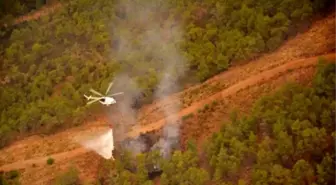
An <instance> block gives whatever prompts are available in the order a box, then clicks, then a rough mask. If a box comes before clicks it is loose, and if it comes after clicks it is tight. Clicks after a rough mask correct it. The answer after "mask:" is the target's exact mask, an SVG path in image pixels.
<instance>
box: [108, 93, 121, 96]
mask: <svg viewBox="0 0 336 185" xmlns="http://www.w3.org/2000/svg"><path fill="white" fill-rule="evenodd" d="M122 94H124V92H118V93H114V94H111V95H108V96H117V95H122Z"/></svg>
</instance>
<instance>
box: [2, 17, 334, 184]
mask: <svg viewBox="0 0 336 185" xmlns="http://www.w3.org/2000/svg"><path fill="white" fill-rule="evenodd" d="M334 18H335V14H332V15H330V16H329V17H328V18H326V19H324V20H321V21H318V22H316V23H315V24H313V26H312V28H311V29H310V30H309V31H308V32H306V33H303V34H301V35H299V36H297V37H295V38H293V39H292V40H289V41H288V42H286V43H285V44H284V45H283V46H282V47H281V48H280V49H279V50H277V51H276V52H275V53H271V54H267V55H265V56H263V57H261V58H260V59H257V60H255V61H251V62H249V63H247V64H244V65H241V66H237V67H234V68H232V69H231V70H229V71H227V72H224V73H222V74H220V75H218V76H216V77H214V78H212V79H210V80H208V81H207V82H205V83H204V84H202V85H200V86H198V87H192V88H190V89H187V90H186V91H184V92H182V93H178V94H175V95H174V96H172V97H173V98H174V97H175V98H176V97H178V96H181V95H182V96H183V97H184V98H183V99H184V101H183V102H185V104H184V105H183V107H184V108H185V109H183V110H182V111H181V112H180V113H179V114H180V116H183V115H186V114H189V113H191V112H192V111H197V109H198V108H200V107H202V106H203V104H202V103H208V102H211V100H214V99H215V98H223V97H227V96H228V95H233V94H235V93H237V92H238V90H241V89H245V88H247V87H249V86H251V85H258V83H265V82H267V81H268V80H270V79H272V78H274V77H276V76H279V75H284V73H286V72H288V70H296V69H299V68H302V67H304V68H306V67H311V66H314V64H316V62H317V61H316V59H317V58H316V57H312V58H309V56H312V55H313V56H317V55H319V54H323V53H328V52H330V51H334V49H335V40H334V39H330V38H334V37H335V32H334V28H335V22H334ZM315 40H317V41H318V42H315ZM314 47H315V48H316V49H314V50H313V48H314ZM309 48H310V49H309ZM286 56H288V57H286ZM326 56H327V57H328V58H330V59H335V55H334V54H328V55H326ZM307 57H308V58H307ZM298 59H300V60H298ZM266 64H267V65H266ZM254 66H256V67H254ZM261 66H263V67H261ZM277 66H279V67H277ZM224 79H225V80H224ZM267 83H268V82H267ZM214 87H216V88H214ZM195 90H197V91H198V92H195ZM216 93H217V94H216ZM210 95H213V96H212V97H210ZM186 96H189V97H188V99H189V102H187V101H188V100H187V99H186ZM206 96H207V97H210V98H209V99H208V100H204V101H202V102H197V101H198V100H200V99H205V98H204V97H206ZM172 97H169V99H167V100H166V101H162V102H156V103H154V104H153V105H150V106H147V108H144V109H142V110H141V112H140V116H139V122H140V123H141V124H142V125H143V126H142V127H140V128H136V129H137V130H134V131H133V132H131V133H130V135H131V136H134V135H136V134H137V133H139V132H141V131H148V130H151V129H158V128H160V126H162V124H163V123H164V121H163V120H160V119H162V118H163V115H162V114H160V108H159V107H162V106H167V105H166V104H165V103H167V101H172V99H171V98H172ZM172 102H174V101H172ZM192 104H196V105H192ZM188 105H192V106H191V107H189V106H188ZM141 115H142V116H141ZM144 115H146V116H144ZM104 121H108V120H107V118H102V119H100V120H99V121H97V122H94V123H89V124H85V125H83V126H80V127H77V128H73V129H69V130H67V131H64V132H60V133H57V134H54V135H51V136H46V137H41V136H33V137H30V138H27V139H25V140H22V141H18V142H16V143H14V144H13V145H11V146H9V147H6V148H4V149H2V150H1V152H0V162H1V164H2V166H1V167H0V169H1V170H10V169H24V170H23V177H22V181H23V182H24V183H23V184H25V183H27V184H28V183H33V182H35V183H36V184H39V183H38V182H36V179H39V178H42V177H44V178H45V179H44V180H43V178H42V179H40V180H41V181H47V180H48V179H51V178H53V177H52V176H49V177H47V178H46V177H45V176H46V174H48V173H53V174H54V173H55V172H57V171H59V170H61V169H64V166H68V165H69V163H68V161H69V160H72V159H73V157H76V163H77V165H79V166H81V165H82V167H83V165H84V166H87V165H88V164H91V163H92V165H93V164H97V163H95V162H94V161H97V160H99V157H98V156H97V155H95V154H93V153H92V152H89V153H87V152H88V151H87V150H84V149H82V148H80V146H78V145H77V144H75V143H73V142H72V141H73V138H74V137H75V136H77V135H80V134H86V133H97V132H100V131H101V130H104V129H106V127H104V126H101V125H102V122H104ZM154 123H155V124H154ZM147 124H149V125H147ZM186 134H188V133H186ZM51 155H52V156H53V157H54V158H55V159H56V164H55V166H54V167H51V168H48V167H47V168H46V167H45V165H44V164H45V163H46V157H48V156H51ZM88 159H90V160H88ZM11 163H12V164H11ZM33 164H35V165H36V166H34V167H33ZM58 165H59V166H58ZM94 168H95V167H94V166H93V167H92V168H85V167H84V168H82V169H81V170H82V173H81V174H82V175H83V176H87V175H88V174H90V173H91V175H92V173H94V171H95V169H94ZM92 170H93V172H92ZM37 172H38V173H37ZM34 173H35V174H34ZM33 174H34V175H33ZM44 174H45V175H44ZM84 174H86V175H84ZM41 181H40V182H41ZM41 183H42V182H41ZM42 184H43V183H42Z"/></svg>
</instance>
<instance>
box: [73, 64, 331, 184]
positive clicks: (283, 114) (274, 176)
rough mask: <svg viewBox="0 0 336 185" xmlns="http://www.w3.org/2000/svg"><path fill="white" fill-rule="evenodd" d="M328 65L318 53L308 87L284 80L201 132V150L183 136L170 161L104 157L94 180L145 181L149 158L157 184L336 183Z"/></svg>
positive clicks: (148, 156) (154, 156) (144, 156)
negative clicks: (244, 112) (215, 128)
mask: <svg viewBox="0 0 336 185" xmlns="http://www.w3.org/2000/svg"><path fill="white" fill-rule="evenodd" d="M335 70H336V65H335V64H334V63H331V64H326V63H324V62H323V60H321V61H320V62H319V65H318V68H317V71H316V74H315V76H314V79H313V81H312V85H311V86H302V85H299V84H296V83H288V84H285V85H284V86H283V87H282V88H280V89H279V90H278V91H276V92H275V93H273V94H270V95H267V96H264V97H261V98H260V99H259V100H258V101H257V102H256V103H255V104H254V106H253V108H252V111H251V113H250V115H248V116H244V117H241V116H239V113H233V114H232V116H231V122H230V123H223V125H222V128H221V130H220V131H219V132H217V133H214V134H213V135H212V137H211V138H209V139H208V141H207V144H206V145H205V148H204V151H205V156H204V157H202V156H200V155H199V153H198V151H197V149H196V145H195V143H194V142H193V140H192V139H190V141H189V143H188V144H187V146H186V147H185V150H183V151H180V150H177V151H175V152H174V153H173V155H172V157H171V159H170V160H163V159H161V158H160V157H159V155H158V153H156V151H155V152H152V153H147V154H140V155H138V156H136V158H135V159H133V158H131V157H130V156H128V157H125V158H123V160H117V161H115V162H114V161H105V165H103V167H102V173H101V176H100V177H99V179H98V182H97V184H101V185H105V184H106V185H112V184H124V185H126V184H127V185H151V184H153V181H151V180H150V179H149V178H148V176H147V174H148V168H146V166H147V165H149V164H150V163H151V162H153V161H159V162H158V164H159V166H160V167H161V169H162V171H163V173H162V174H161V177H160V184H161V185H180V184H185V185H205V184H216V185H217V184H218V185H246V184H256V185H262V184H272V185H277V184H279V185H280V184H291V185H303V184H305V185H308V184H309V185H329V184H335V178H334V177H335V160H334V159H335V136H336V135H335V129H334V126H335V125H334V123H335V99H334V97H335V85H336V80H335V79H336V78H335V77H336V76H335ZM131 161H136V164H137V166H136V169H137V170H136V172H132V171H130V170H129V169H130V167H129V166H130V162H131ZM248 169H250V170H248ZM244 174H248V175H245V176H244ZM77 183H78V184H80V183H79V181H77Z"/></svg>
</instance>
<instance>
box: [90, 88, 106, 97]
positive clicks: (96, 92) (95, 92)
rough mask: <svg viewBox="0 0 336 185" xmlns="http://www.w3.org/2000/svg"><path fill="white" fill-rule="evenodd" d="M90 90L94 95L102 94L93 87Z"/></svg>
mask: <svg viewBox="0 0 336 185" xmlns="http://www.w3.org/2000/svg"><path fill="white" fill-rule="evenodd" d="M90 91H91V92H92V93H94V94H96V95H99V96H104V95H102V94H101V93H100V92H98V91H96V90H94V89H90Z"/></svg>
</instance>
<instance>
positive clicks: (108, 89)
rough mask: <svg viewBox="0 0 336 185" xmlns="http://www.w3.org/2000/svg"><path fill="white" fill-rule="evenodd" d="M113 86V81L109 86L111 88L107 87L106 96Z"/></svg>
mask: <svg viewBox="0 0 336 185" xmlns="http://www.w3.org/2000/svg"><path fill="white" fill-rule="evenodd" d="M112 85H113V81H112V82H111V83H110V84H109V86H108V87H107V89H106V92H105V94H107V93H108V92H109V91H110V89H111V87H112Z"/></svg>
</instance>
